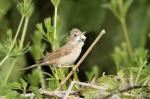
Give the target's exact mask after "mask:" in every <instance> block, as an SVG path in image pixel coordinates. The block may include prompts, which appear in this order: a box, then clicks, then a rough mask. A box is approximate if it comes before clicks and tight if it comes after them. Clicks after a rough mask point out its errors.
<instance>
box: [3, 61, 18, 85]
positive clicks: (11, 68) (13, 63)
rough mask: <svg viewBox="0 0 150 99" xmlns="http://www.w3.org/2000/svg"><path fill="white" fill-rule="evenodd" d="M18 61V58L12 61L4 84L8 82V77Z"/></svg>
mask: <svg viewBox="0 0 150 99" xmlns="http://www.w3.org/2000/svg"><path fill="white" fill-rule="evenodd" d="M16 61H17V59H14V61H13V62H12V64H11V66H10V68H9V70H8V73H7V75H6V78H5V80H4V84H5V83H7V81H8V78H9V77H10V74H11V72H12V70H13V68H14V66H15V63H16Z"/></svg>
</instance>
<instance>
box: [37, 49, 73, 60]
mask: <svg viewBox="0 0 150 99" xmlns="http://www.w3.org/2000/svg"><path fill="white" fill-rule="evenodd" d="M71 51H72V49H71V48H65V47H64V48H63V47H62V48H60V49H58V50H56V51H54V52H51V53H47V55H46V56H45V57H44V58H43V59H41V60H40V62H45V61H50V60H54V59H57V58H58V57H62V56H65V55H67V54H70V53H71Z"/></svg>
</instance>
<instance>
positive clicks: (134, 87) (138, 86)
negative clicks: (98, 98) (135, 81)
mask: <svg viewBox="0 0 150 99" xmlns="http://www.w3.org/2000/svg"><path fill="white" fill-rule="evenodd" d="M148 87H150V86H141V85H135V86H131V87H129V88H127V89H123V90H119V91H116V92H113V93H111V94H109V95H107V96H105V97H104V98H103V99H107V98H109V97H111V96H112V95H114V94H117V93H124V92H126V91H130V90H133V89H139V88H148Z"/></svg>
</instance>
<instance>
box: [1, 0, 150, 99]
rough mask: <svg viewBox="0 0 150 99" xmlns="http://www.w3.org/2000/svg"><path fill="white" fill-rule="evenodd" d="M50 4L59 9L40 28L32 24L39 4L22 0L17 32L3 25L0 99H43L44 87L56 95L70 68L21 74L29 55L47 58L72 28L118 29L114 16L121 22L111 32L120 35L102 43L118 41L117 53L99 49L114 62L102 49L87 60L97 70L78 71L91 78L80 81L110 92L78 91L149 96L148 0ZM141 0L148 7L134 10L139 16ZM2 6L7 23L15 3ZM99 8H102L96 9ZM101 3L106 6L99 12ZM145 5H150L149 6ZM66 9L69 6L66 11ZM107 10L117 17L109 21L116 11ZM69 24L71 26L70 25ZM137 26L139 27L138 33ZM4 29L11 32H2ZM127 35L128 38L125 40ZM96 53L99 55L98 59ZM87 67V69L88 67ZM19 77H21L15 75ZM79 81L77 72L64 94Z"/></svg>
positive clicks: (54, 0)
mask: <svg viewBox="0 0 150 99" xmlns="http://www.w3.org/2000/svg"><path fill="white" fill-rule="evenodd" d="M49 2H51V4H52V5H53V7H54V9H53V10H54V11H53V12H54V16H53V17H50V16H49V17H47V18H42V19H41V20H42V22H38V23H37V25H35V24H33V23H32V20H34V18H32V14H33V11H34V10H35V11H36V12H37V13H38V11H37V9H36V8H34V4H35V2H32V0H21V1H20V2H18V5H17V9H18V11H19V13H20V15H21V19H20V22H19V25H18V26H17V27H18V28H17V29H16V30H15V28H11V29H9V28H8V27H9V25H4V26H1V24H0V30H2V31H1V32H2V33H1V34H0V35H2V34H3V35H2V40H1V41H0V58H1V60H0V78H1V79H0V98H1V96H2V97H5V98H6V99H12V98H14V99H21V98H22V97H25V94H27V93H28V92H32V93H34V94H35V97H37V98H39V99H41V98H43V95H41V93H40V88H43V89H48V90H50V91H54V90H55V89H57V88H58V87H60V85H61V84H60V82H61V81H63V80H64V79H65V77H66V76H67V74H68V73H69V69H68V68H60V69H58V68H56V67H55V66H49V67H48V69H47V70H48V71H50V73H49V72H46V71H45V70H44V69H43V68H42V67H37V68H35V69H33V70H32V71H31V72H29V74H26V73H20V72H18V69H19V70H20V69H21V68H23V66H24V65H26V64H25V63H26V59H25V56H26V53H30V54H31V56H32V57H33V60H34V61H35V63H36V60H38V59H40V58H41V57H43V56H44V53H45V51H46V50H47V49H48V50H49V49H50V48H51V51H54V50H57V49H58V48H59V46H61V44H62V43H64V42H65V39H66V34H63V32H65V31H66V30H67V29H69V28H70V27H71V28H72V27H73V26H77V27H81V28H82V29H86V30H88V31H89V32H91V31H97V30H96V29H97V28H99V27H101V28H102V27H105V28H106V30H109V25H110V24H111V25H112V24H113V25H114V20H113V19H115V18H116V19H117V20H118V21H119V23H120V24H119V25H118V23H117V24H115V27H113V29H112V28H111V29H110V31H108V32H114V31H115V32H118V33H119V34H113V35H115V36H112V35H111V34H110V36H109V35H108V38H109V39H108V40H107V38H106V40H107V41H106V42H107V43H105V42H104V44H103V45H107V44H109V43H110V45H111V44H112V41H113V40H114V41H115V40H116V41H117V43H118V45H117V46H116V45H115V44H114V45H115V47H114V51H111V50H112V49H111V48H110V46H109V47H107V48H105V49H104V48H103V45H102V47H101V46H100V47H101V50H104V51H109V52H110V53H111V56H112V57H111V61H113V62H114V64H113V63H111V62H110V61H109V58H108V56H110V53H107V52H105V53H101V52H100V50H99V49H98V50H95V51H97V53H96V54H93V53H94V51H93V53H92V55H93V56H92V55H91V59H90V58H89V59H87V60H85V63H86V66H90V65H91V66H93V67H92V69H91V70H90V71H86V69H85V70H84V71H79V73H81V72H83V74H85V75H86V77H81V80H82V78H87V80H88V83H92V84H94V85H99V86H102V87H104V88H106V90H102V91H101V90H97V89H93V88H89V87H83V86H75V87H74V88H73V90H75V91H79V92H80V94H81V95H82V96H84V98H86V99H92V98H99V97H100V98H104V97H107V96H109V97H111V98H112V97H119V98H125V99H128V98H131V97H132V98H133V97H134V98H136V99H137V98H150V92H149V86H150V72H149V71H150V64H149V50H148V49H146V48H145V45H146V38H148V39H149V37H150V35H147V34H146V33H147V32H148V27H149V21H150V13H149V11H150V7H149V5H148V4H147V3H145V2H148V0H145V1H140V0H137V1H133V0H110V1H109V2H107V1H103V0H100V1H98V0H94V1H89V2H88V3H87V1H86V0H81V1H77V4H78V5H77V6H76V5H75V3H74V2H75V1H67V0H64V1H63V0H62V1H61V0H51V1H49ZM137 2H144V3H145V4H143V6H141V8H137V7H135V8H136V11H137V12H136V11H135V13H132V11H133V10H134V6H135V5H138V4H136V3H137ZM85 3H87V5H83V4H85ZM2 4H5V8H3V6H1V7H2V8H1V7H0V22H2V23H5V24H7V21H8V20H7V18H5V14H6V13H7V11H8V10H9V9H10V7H11V5H12V1H11V0H5V1H4V2H2V1H0V5H2ZM63 4H68V5H65V6H67V7H68V8H67V9H66V8H65V7H64V5H63ZM95 5H97V6H96V7H95ZM99 5H102V7H103V8H101V9H100V6H99ZM132 5H133V7H132ZM145 5H147V6H148V7H147V8H146V7H145ZM59 7H60V8H61V9H60V12H59V13H60V14H58V8H59ZM76 7H77V8H76ZM88 7H89V8H88ZM63 8H65V10H64V9H63ZM104 8H106V9H109V10H110V11H111V12H112V14H113V15H114V17H115V18H113V17H112V16H111V17H107V16H108V14H109V15H111V13H109V12H107V10H105V9H104ZM143 9H144V10H143ZM145 9H146V10H145ZM63 10H64V11H63ZM138 11H139V12H138ZM140 11H141V12H140ZM142 11H145V12H146V14H145V15H146V17H145V19H144V20H143V17H142V16H141V13H143V12H142ZM90 12H92V13H90ZM89 13H90V14H89ZM69 15H72V17H69ZM78 15H79V16H78ZM132 15H133V16H134V18H135V19H134V20H133V18H132V17H131V16H132ZM33 16H34V14H33ZM135 16H138V17H139V18H138V17H135ZM79 17H82V18H79ZM85 17H86V18H85ZM105 17H106V18H105ZM141 17H142V18H141ZM2 18H4V20H2ZM110 19H111V20H110ZM5 20H7V21H5ZM15 20H16V19H15ZM98 20H99V21H98ZM112 20H113V21H112ZM141 20H142V22H143V23H142V22H141ZM29 22H30V23H29ZM60 22H62V23H60ZM111 22H112V23H111ZM136 22H137V23H141V24H142V25H141V24H140V26H138V25H137V23H136ZM83 23H84V24H83ZM68 24H69V25H70V26H68ZM85 24H86V25H85ZM105 24H106V26H105ZM32 25H33V26H35V27H36V29H35V30H34V31H35V32H34V34H32V32H33V29H32V31H30V32H31V33H30V34H31V36H32V37H31V43H30V42H28V43H26V42H25V40H26V39H29V38H28V36H29V34H27V33H28V31H27V30H30V26H32ZM84 25H85V26H84ZM102 25H104V26H102ZM113 25H112V26H113ZM117 25H118V26H117ZM134 26H135V27H136V29H134V28H135V27H134ZM139 27H140V28H139ZM6 29H7V30H6ZM4 30H5V31H6V32H4V33H3V31H4ZM14 31H16V33H14ZM121 32H122V33H123V35H122V34H121ZM132 32H133V33H132ZM13 34H14V36H13ZM108 34H109V33H108ZM88 35H90V36H88V37H89V38H88V39H89V40H90V39H91V38H92V37H93V35H95V34H94V33H93V34H92V33H90V34H88ZM120 35H122V36H120ZM122 37H123V38H124V40H122ZM112 39H113V40H112ZM120 42H121V43H120ZM104 47H105V46H104ZM112 48H113V47H112ZM106 49H107V50H106ZM108 54H109V55H108ZM97 55H99V56H98V57H99V58H98V57H97ZM100 60H102V61H103V62H102V61H100ZM95 61H98V62H100V64H101V65H103V63H105V64H107V63H110V64H109V69H108V68H106V69H105V70H103V69H102V68H100V69H99V67H98V65H97V64H95ZM85 63H84V64H83V66H82V67H84V66H85ZM91 63H92V64H91ZM105 64H104V65H105ZM107 65H108V64H107ZM113 65H115V69H116V73H115V74H113V75H106V74H107V71H112V70H114V68H112V66H113ZM100 70H101V71H104V73H105V72H106V74H103V75H102V76H100V74H101V73H100ZM14 71H15V72H14ZM16 75H18V76H17V77H16ZM20 76H22V77H20ZM79 78H80V76H78V72H75V73H74V75H73V77H72V78H71V79H70V80H69V81H68V82H67V84H65V85H64V86H63V87H62V90H64V91H65V90H67V89H68V87H69V86H68V83H70V82H71V81H73V80H76V81H79ZM132 87H133V88H132ZM134 87H138V88H134ZM127 94H128V95H127Z"/></svg>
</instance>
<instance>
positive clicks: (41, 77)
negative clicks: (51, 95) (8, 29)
mask: <svg viewBox="0 0 150 99" xmlns="http://www.w3.org/2000/svg"><path fill="white" fill-rule="evenodd" d="M38 69H39V71H40V72H39V76H40V83H41V86H42V88H43V89H44V88H45V87H46V86H45V81H44V77H43V74H42V70H41V66H38Z"/></svg>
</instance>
